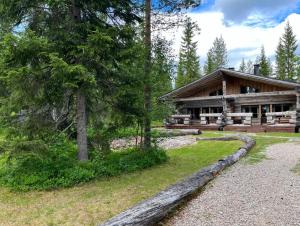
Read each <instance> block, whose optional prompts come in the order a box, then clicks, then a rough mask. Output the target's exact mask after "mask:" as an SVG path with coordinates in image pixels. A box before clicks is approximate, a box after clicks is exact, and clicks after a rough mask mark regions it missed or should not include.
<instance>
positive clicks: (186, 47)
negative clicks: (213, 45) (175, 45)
mask: <svg viewBox="0 0 300 226" xmlns="http://www.w3.org/2000/svg"><path fill="white" fill-rule="evenodd" d="M197 31H199V28H198V26H197V24H196V23H194V22H193V21H192V20H191V19H190V18H187V19H186V21H185V24H184V32H183V37H182V42H181V49H180V53H179V63H178V73H177V78H176V87H180V86H183V85H186V84H187V83H189V82H191V81H193V80H196V79H197V78H199V77H200V63H199V57H198V56H197V53H196V51H197V43H198V42H197V41H193V38H194V36H195V33H196V32H197Z"/></svg>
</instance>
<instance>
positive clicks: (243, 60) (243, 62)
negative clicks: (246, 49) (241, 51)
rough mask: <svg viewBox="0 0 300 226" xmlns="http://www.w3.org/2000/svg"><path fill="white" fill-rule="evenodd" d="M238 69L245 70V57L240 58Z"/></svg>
mask: <svg viewBox="0 0 300 226" xmlns="http://www.w3.org/2000/svg"><path fill="white" fill-rule="evenodd" d="M239 71H240V72H246V63H245V59H244V58H243V59H242V62H241V64H240V67H239Z"/></svg>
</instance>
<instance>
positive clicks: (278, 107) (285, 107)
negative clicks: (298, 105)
mask: <svg viewBox="0 0 300 226" xmlns="http://www.w3.org/2000/svg"><path fill="white" fill-rule="evenodd" d="M294 108H295V106H294V105H293V104H273V107H272V111H273V112H284V111H293V110H294Z"/></svg>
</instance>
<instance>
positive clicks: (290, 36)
mask: <svg viewBox="0 0 300 226" xmlns="http://www.w3.org/2000/svg"><path fill="white" fill-rule="evenodd" d="M297 47H298V45H297V40H296V35H295V34H294V32H293V29H292V27H291V25H290V23H289V22H287V24H286V26H285V28H284V34H283V35H282V37H281V38H280V40H279V44H278V46H277V50H276V73H277V77H278V78H279V79H283V80H294V79H296V61H295V59H296V55H295V51H296V49H297Z"/></svg>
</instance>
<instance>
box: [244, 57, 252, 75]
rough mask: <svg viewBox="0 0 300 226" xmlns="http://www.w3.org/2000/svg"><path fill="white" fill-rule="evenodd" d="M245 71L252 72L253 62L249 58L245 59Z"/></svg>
mask: <svg viewBox="0 0 300 226" xmlns="http://www.w3.org/2000/svg"><path fill="white" fill-rule="evenodd" d="M245 72H246V73H248V74H253V62H252V61H251V60H248V61H247V64H246V69H245Z"/></svg>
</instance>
